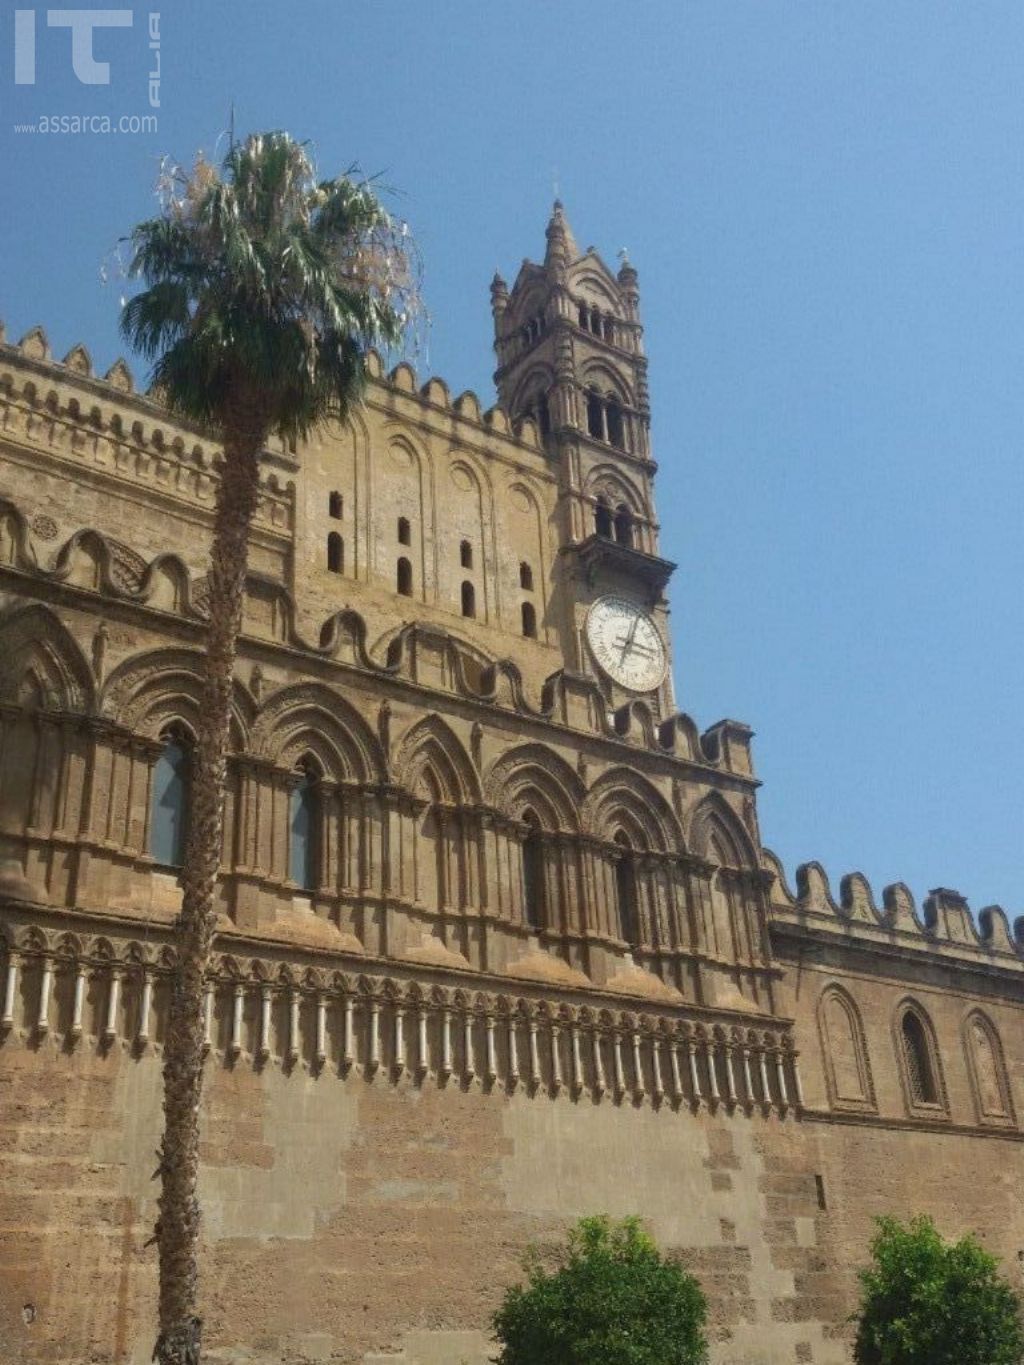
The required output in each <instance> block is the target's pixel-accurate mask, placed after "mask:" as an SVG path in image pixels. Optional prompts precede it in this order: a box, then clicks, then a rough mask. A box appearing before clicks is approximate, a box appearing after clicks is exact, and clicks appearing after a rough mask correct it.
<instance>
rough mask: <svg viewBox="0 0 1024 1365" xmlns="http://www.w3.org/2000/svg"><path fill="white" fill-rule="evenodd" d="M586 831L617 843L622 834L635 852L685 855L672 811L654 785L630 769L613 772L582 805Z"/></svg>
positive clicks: (599, 780) (600, 780)
mask: <svg viewBox="0 0 1024 1365" xmlns="http://www.w3.org/2000/svg"><path fill="white" fill-rule="evenodd" d="M582 821H583V828H584V829H586V830H589V831H590V832H591V833H592V834H596V835H597V836H598V838H600V839H606V840H608V841H609V842H611V841H614V838H615V835H616V834H617V833H618V832H619V831H620V830H621V831H622V832H623V833H624V834H625V835H626V836H627V837H628V838H629V841H630V845H631V847H633V848H636V849H651V850H657V851H659V852H663V853H669V852H671V853H677V852H682V851H683V850H684V849H685V847H686V845H685V841H684V839H683V832H682V830H681V829H680V827H679V821H678V820H677V819H676V816H675V812H674V811H673V810H672V807H671V806H670V805H669V803H668V802H667V801H666V800H665V798H664V797H663V796H662V794H661V792H659V791H658V789H657V787H655V786H654V784H653V783H652V782H649V781H648V780H647V779H646V778H645V777H641V776H640V774H639V773H637V772H634V771H633V770H632V769H631V768H625V767H617V768H611V769H610V770H609V771H608V772H606V773H602V775H601V777H600V778H599V779H598V780H597V782H595V783H594V785H593V787H592V788H591V789H590V792H589V793H588V795H587V799H586V801H585V802H584V804H583V813H582Z"/></svg>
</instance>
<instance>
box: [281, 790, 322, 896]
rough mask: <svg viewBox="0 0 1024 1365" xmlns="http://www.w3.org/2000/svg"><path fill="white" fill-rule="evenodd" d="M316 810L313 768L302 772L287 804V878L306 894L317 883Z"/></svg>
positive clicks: (318, 805)
mask: <svg viewBox="0 0 1024 1365" xmlns="http://www.w3.org/2000/svg"><path fill="white" fill-rule="evenodd" d="M319 810H320V801H319V797H318V794H317V775H316V773H315V772H314V771H313V770H312V768H302V769H301V770H300V775H299V780H298V782H297V783H296V785H295V786H294V787H293V788H292V792H291V800H290V803H289V811H288V817H289V819H288V876H289V878H290V879H291V880H292V881H293V882H294V883H295V884H296V886H301V887H302V888H303V890H305V891H315V890H316V888H317V886H318V885H319V880H320V879H319V876H318V871H319V869H318V866H317V863H318V857H317V852H318V850H317V824H318V816H319Z"/></svg>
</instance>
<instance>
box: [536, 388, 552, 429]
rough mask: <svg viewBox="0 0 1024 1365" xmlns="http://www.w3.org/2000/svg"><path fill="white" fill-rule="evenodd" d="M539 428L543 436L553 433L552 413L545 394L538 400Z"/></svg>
mask: <svg viewBox="0 0 1024 1365" xmlns="http://www.w3.org/2000/svg"><path fill="white" fill-rule="evenodd" d="M537 430H538V431H539V432H540V434H541V436H550V435H551V413H550V412H549V411H548V400H547V398H546V397H545V395H544V394H541V396H540V398H538V400H537Z"/></svg>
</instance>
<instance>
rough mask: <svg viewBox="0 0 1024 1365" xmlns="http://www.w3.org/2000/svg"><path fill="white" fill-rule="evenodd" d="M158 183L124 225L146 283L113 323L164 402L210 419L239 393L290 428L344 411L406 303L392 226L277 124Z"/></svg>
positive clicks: (369, 193)
mask: <svg viewBox="0 0 1024 1365" xmlns="http://www.w3.org/2000/svg"><path fill="white" fill-rule="evenodd" d="M166 182H167V183H168V184H170V185H172V186H173V191H172V192H170V193H169V194H168V195H167V196H166V199H165V204H164V211H163V212H162V214H161V215H159V216H158V217H157V218H154V219H150V220H148V221H146V222H144V223H140V224H139V225H138V227H136V229H135V230H134V232H133V233H132V234H131V237H130V243H131V249H132V258H131V265H130V273H131V275H132V276H133V277H135V278H137V279H139V280H140V281H141V282H142V283H143V285H144V286H145V287H144V288H143V290H142V291H141V292H140V293H138V294H137V295H135V296H134V297H133V298H132V299H130V300H129V302H128V303H127V304H126V305H125V308H124V311H123V314H122V320H121V327H122V332H123V334H124V336H125V337H126V339H127V340H128V341H129V342H130V343H131V344H132V345H133V346H135V348H136V349H137V350H139V351H140V352H141V353H142V354H143V355H144V356H145V357H146V358H147V359H149V360H152V361H154V366H153V379H154V381H155V382H156V383H157V384H158V385H159V387H160V389H161V391H162V392H163V393H164V394H165V395H166V397H167V401H168V402H170V403H171V404H172V405H173V406H174V407H176V408H177V409H179V410H180V411H182V412H185V413H187V414H188V415H189V416H191V417H193V418H195V419H198V420H201V421H204V422H207V423H209V424H210V425H212V426H213V427H215V428H219V429H223V427H224V424H225V423H226V422H228V421H230V420H231V415H232V413H237V411H238V410H239V405H240V404H242V405H244V404H245V403H246V401H251V402H253V403H256V404H258V405H259V409H260V411H261V412H263V413H265V414H266V421H267V423H268V425H269V426H271V427H274V428H276V429H278V430H279V431H281V432H282V434H285V435H289V436H303V435H308V433H309V432H310V431H311V430H312V429H313V428H314V427H315V426H316V425H317V424H318V423H319V422H321V421H323V420H325V419H326V418H327V417H338V416H340V417H344V415H345V414H346V413H347V412H348V410H349V409H350V407H351V406H352V404H353V403H355V402H357V401H358V398H359V395H360V393H361V392H362V388H363V385H364V382H365V358H366V354H367V351H368V350H369V348H370V347H372V346H384V347H391V346H394V345H396V344H398V342H399V341H400V339H401V337H402V334H403V330H404V325H405V321H406V319H407V317H408V315H409V312H410V305H415V302H416V297H415V296H416V292H417V291H416V279H415V271H414V270H413V269H412V268H411V266H410V253H409V250H408V246H409V244H408V239H407V237H406V235H405V231H404V228H403V227H402V225H401V224H399V223H396V222H395V221H394V219H392V217H391V216H390V215H389V213H388V212H387V210H386V209H385V207H384V206H383V204H382V203H381V202H380V200H379V199H378V197H377V196H376V194H375V193H374V191H373V189H372V187H371V185H370V184H369V183H368V182H367V181H365V180H359V179H356V178H355V175H354V173H349V174H346V175H343V176H340V177H338V178H336V179H334V180H318V179H317V176H316V172H315V167H314V164H313V160H312V156H311V154H310V151H309V148H308V147H307V146H306V145H305V144H303V143H299V142H296V141H295V140H294V139H293V138H291V137H289V136H288V135H287V134H285V133H279V132H272V133H265V134H257V135H254V136H252V137H250V138H247V139H246V140H245V141H244V142H242V143H236V144H235V145H234V146H232V148H231V149H230V150H229V152H228V155H227V157H226V158H225V160H224V164H223V167H222V169H221V170H220V171H219V172H218V171H217V170H216V169H215V168H214V167H212V166H211V165H210V164H209V163H208V162H206V161H204V160H202V159H200V160H199V161H198V162H197V163H196V166H195V167H194V168H193V170H192V172H191V173H189V174H187V175H185V174H181V175H178V176H170V177H166Z"/></svg>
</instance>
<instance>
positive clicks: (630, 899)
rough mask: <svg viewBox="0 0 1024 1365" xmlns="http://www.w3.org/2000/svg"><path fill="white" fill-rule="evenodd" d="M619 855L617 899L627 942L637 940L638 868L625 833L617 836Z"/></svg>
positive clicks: (620, 930) (620, 927)
mask: <svg viewBox="0 0 1024 1365" xmlns="http://www.w3.org/2000/svg"><path fill="white" fill-rule="evenodd" d="M615 842H616V844H617V845H618V847H619V857H618V860H617V862H616V864H615V899H616V901H617V902H618V911H619V932H620V933H621V934H622V937H623V938H624V939H625V940H626V942H627V943H630V944H635V943H636V942H637V923H636V869H635V867H634V865H633V849H632V846H631V845H630V842H629V840H628V839H627V838H626V836H625V834H622V833H619V834H616V836H615Z"/></svg>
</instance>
